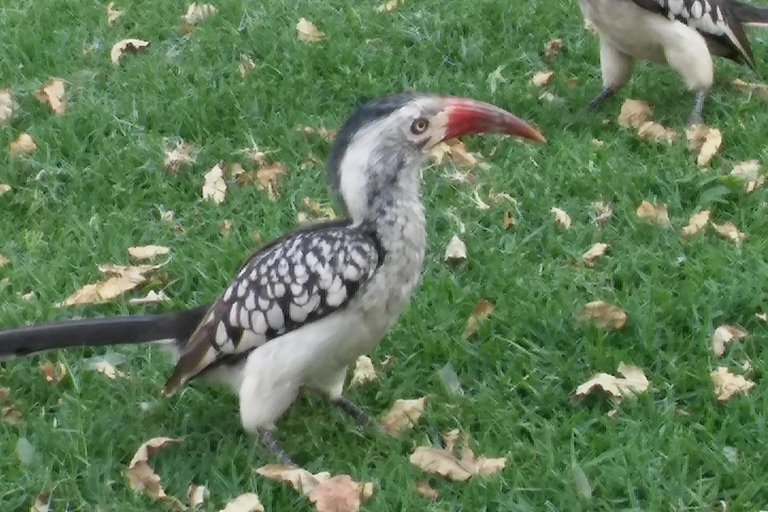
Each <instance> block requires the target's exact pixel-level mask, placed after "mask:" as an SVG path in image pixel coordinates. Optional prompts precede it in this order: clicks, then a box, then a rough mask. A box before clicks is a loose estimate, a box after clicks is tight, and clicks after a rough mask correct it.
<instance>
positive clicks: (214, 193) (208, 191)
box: [203, 164, 227, 204]
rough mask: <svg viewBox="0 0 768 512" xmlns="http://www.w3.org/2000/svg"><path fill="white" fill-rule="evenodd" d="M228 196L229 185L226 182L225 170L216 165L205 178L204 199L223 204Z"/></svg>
mask: <svg viewBox="0 0 768 512" xmlns="http://www.w3.org/2000/svg"><path fill="white" fill-rule="evenodd" d="M226 194H227V183H226V182H225V181H224V169H222V167H221V165H219V164H216V165H214V166H213V168H212V169H211V170H210V171H208V172H207V173H205V176H204V177H203V199H205V200H207V201H213V202H214V203H216V204H221V203H222V202H223V201H224V198H225V197H226Z"/></svg>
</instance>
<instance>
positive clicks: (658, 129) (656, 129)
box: [637, 121, 678, 144]
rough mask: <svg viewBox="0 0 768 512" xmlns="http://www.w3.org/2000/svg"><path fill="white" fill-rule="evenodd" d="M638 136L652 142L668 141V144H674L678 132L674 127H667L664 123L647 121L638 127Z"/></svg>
mask: <svg viewBox="0 0 768 512" xmlns="http://www.w3.org/2000/svg"><path fill="white" fill-rule="evenodd" d="M637 136H638V137H640V138H641V139H644V140H650V141H652V142H666V143H667V144H672V142H674V140H675V139H676V138H677V136H678V133H677V132H676V131H675V130H673V129H672V128H667V127H666V126H664V125H662V124H659V123H656V122H654V121H646V122H645V123H643V124H642V125H640V127H639V128H637Z"/></svg>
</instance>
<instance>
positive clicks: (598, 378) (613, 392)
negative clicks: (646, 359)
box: [572, 363, 650, 402]
mask: <svg viewBox="0 0 768 512" xmlns="http://www.w3.org/2000/svg"><path fill="white" fill-rule="evenodd" d="M617 371H618V373H620V374H621V375H623V377H616V376H614V375H611V374H609V373H597V374H595V375H593V376H592V377H591V378H590V379H589V380H587V381H586V382H584V383H583V384H580V385H579V386H578V387H577V388H576V391H575V392H574V394H573V399H572V400H573V401H574V402H577V401H579V400H581V399H583V398H584V397H585V396H587V395H588V394H590V393H592V392H593V391H594V390H598V389H599V390H602V391H603V392H605V393H606V394H608V396H610V397H611V398H612V399H613V400H615V401H620V400H621V399H622V398H624V397H631V396H635V395H636V394H638V393H642V392H644V391H647V390H648V386H649V385H650V382H649V381H648V378H647V377H646V376H645V373H644V372H643V370H641V369H640V368H638V367H637V366H632V365H627V364H624V363H621V364H619V367H618V370H617Z"/></svg>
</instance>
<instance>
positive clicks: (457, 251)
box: [443, 235, 467, 263]
mask: <svg viewBox="0 0 768 512" xmlns="http://www.w3.org/2000/svg"><path fill="white" fill-rule="evenodd" d="M443 261H445V262H447V263H456V262H460V261H467V244H465V243H464V242H463V241H462V240H461V238H459V236H458V235H453V237H452V238H451V241H450V242H448V245H446V246H445V254H444V256H443Z"/></svg>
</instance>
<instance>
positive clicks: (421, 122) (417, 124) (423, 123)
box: [411, 117, 429, 135]
mask: <svg viewBox="0 0 768 512" xmlns="http://www.w3.org/2000/svg"><path fill="white" fill-rule="evenodd" d="M427 128H429V121H427V120H426V119H424V118H423V117H420V118H418V119H416V120H415V121H414V122H413V123H411V133H413V134H414V135H421V134H422V133H424V132H425V131H427Z"/></svg>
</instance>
